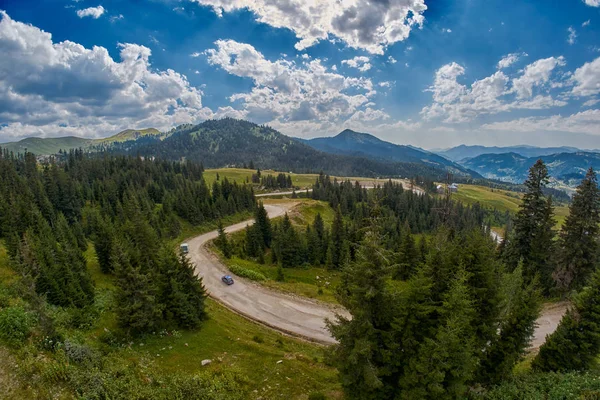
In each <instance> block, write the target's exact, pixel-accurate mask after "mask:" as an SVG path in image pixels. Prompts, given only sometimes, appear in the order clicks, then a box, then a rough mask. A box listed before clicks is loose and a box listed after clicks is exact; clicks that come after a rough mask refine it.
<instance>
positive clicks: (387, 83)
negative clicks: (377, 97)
mask: <svg viewBox="0 0 600 400" xmlns="http://www.w3.org/2000/svg"><path fill="white" fill-rule="evenodd" d="M394 83H396V82H392V81H383V82H379V83H378V84H377V85H379V87H383V88H389V87H392V86H393V85H394Z"/></svg>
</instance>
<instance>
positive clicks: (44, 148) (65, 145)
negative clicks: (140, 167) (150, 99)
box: [0, 128, 165, 155]
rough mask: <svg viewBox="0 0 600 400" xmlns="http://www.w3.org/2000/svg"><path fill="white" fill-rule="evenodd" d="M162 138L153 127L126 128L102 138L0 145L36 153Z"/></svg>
mask: <svg viewBox="0 0 600 400" xmlns="http://www.w3.org/2000/svg"><path fill="white" fill-rule="evenodd" d="M148 136H152V137H156V138H164V136H165V134H163V133H161V132H160V131H159V130H157V129H154V128H148V129H126V130H124V131H122V132H119V133H117V134H116V135H113V136H110V137H107V138H103V139H85V138H80V137H76V136H66V137H60V138H34V137H32V138H26V139H23V140H20V141H18V142H10V143H0V147H1V148H3V149H7V150H8V151H12V152H14V153H23V152H25V151H29V152H30V153H34V154H38V155H51V154H56V153H58V152H59V151H60V150H65V151H68V150H70V149H78V148H84V149H89V148H93V147H96V146H99V147H102V146H109V145H111V144H112V143H120V142H126V141H132V140H137V139H139V138H142V137H148Z"/></svg>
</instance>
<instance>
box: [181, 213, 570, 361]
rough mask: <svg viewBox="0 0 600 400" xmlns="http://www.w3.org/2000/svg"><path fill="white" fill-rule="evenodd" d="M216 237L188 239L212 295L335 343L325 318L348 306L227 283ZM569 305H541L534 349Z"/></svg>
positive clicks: (293, 331)
mask: <svg viewBox="0 0 600 400" xmlns="http://www.w3.org/2000/svg"><path fill="white" fill-rule="evenodd" d="M295 205H296V203H284V204H270V205H265V209H266V210H267V212H268V214H269V218H276V217H280V216H282V215H284V214H285V213H286V212H287V211H288V210H290V209H291V208H293V207H294V206H295ZM253 223H254V221H253V220H249V221H245V222H241V223H239V224H235V225H231V226H229V227H227V228H226V229H225V231H226V232H227V233H231V232H235V231H239V230H241V229H244V228H245V227H246V226H247V225H251V224H253ZM216 237H217V231H212V232H209V233H205V234H203V235H200V236H196V237H195V238H193V239H191V240H188V242H187V243H188V245H189V257H190V259H191V260H192V262H193V263H194V264H195V266H196V273H197V274H198V275H200V276H201V277H202V280H203V283H204V286H205V287H206V289H207V290H208V292H209V295H210V296H211V297H212V298H214V299H215V300H217V301H219V302H220V303H222V304H224V305H225V306H226V307H228V308H230V309H231V310H233V311H235V312H237V313H239V314H241V315H243V316H245V317H247V318H249V319H251V320H254V321H256V322H259V323H261V324H263V325H266V326H269V327H271V328H273V329H276V330H278V331H281V332H284V333H287V334H290V335H294V336H299V337H302V338H304V339H308V340H311V341H315V342H320V343H326V344H331V343H335V340H334V339H333V338H332V337H331V335H330V333H329V331H328V330H327V328H326V326H325V319H326V318H327V319H330V320H333V319H334V318H335V314H336V312H338V313H342V314H344V315H346V316H348V314H347V312H346V311H345V310H343V309H335V308H334V307H332V306H329V305H326V304H323V303H319V302H315V301H311V300H309V299H305V298H302V297H298V296H292V295H287V294H284V293H280V292H278V291H276V290H272V289H269V288H266V287H264V286H261V285H258V284H256V283H254V282H252V281H249V280H246V279H243V278H240V277H236V278H235V283H234V284H233V285H231V286H227V285H226V284H224V283H223V282H222V281H221V277H222V276H223V275H226V274H230V272H229V270H228V269H227V267H226V266H225V265H223V264H222V263H221V262H220V261H219V260H218V259H217V257H216V256H215V255H213V254H211V252H210V251H209V250H208V249H207V248H206V247H205V245H206V244H207V243H208V242H209V241H211V240H213V239H215V238H216ZM567 306H568V304H567V303H565V302H562V303H555V304H551V305H547V306H545V307H544V308H543V309H542V313H541V315H540V317H539V318H538V320H537V325H538V326H537V327H536V329H535V333H534V337H533V340H532V344H531V349H532V350H534V349H537V348H538V347H540V346H541V345H542V344H543V343H544V341H545V340H546V335H548V334H551V333H552V332H554V331H555V330H556V327H557V326H558V323H559V322H560V320H561V318H562V316H563V314H564V313H565V311H566V309H567Z"/></svg>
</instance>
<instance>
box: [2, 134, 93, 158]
mask: <svg viewBox="0 0 600 400" xmlns="http://www.w3.org/2000/svg"><path fill="white" fill-rule="evenodd" d="M90 143H91V140H90V139H83V138H78V137H74V136H68V137H62V138H44V139H42V138H27V139H23V140H21V141H18V142H12V143H3V144H0V147H2V148H3V149H7V150H9V151H12V152H14V153H23V152H25V150H27V151H29V152H31V153H35V154H56V153H58V151H59V150H61V149H62V150H69V149H74V148H78V147H86V146H88V145H89V144H90Z"/></svg>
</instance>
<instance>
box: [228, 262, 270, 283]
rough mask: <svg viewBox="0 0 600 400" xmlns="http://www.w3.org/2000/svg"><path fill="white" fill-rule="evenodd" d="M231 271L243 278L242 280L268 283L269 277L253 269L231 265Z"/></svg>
mask: <svg viewBox="0 0 600 400" xmlns="http://www.w3.org/2000/svg"><path fill="white" fill-rule="evenodd" d="M229 270H230V271H231V272H232V273H234V274H235V275H237V276H241V277H242V278H247V279H250V280H252V281H259V282H260V281H266V280H267V277H266V276H264V275H263V274H261V273H260V272H256V271H254V270H252V269H248V268H244V267H240V266H239V265H235V264H233V265H230V266H229Z"/></svg>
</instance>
